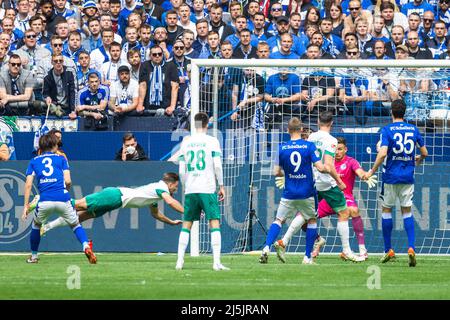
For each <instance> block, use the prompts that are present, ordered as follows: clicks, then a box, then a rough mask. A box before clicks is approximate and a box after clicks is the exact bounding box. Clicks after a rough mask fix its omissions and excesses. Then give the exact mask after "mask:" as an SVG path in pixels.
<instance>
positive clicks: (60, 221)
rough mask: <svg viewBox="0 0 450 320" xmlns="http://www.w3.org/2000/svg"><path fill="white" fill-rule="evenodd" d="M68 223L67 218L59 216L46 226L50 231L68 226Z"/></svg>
mask: <svg viewBox="0 0 450 320" xmlns="http://www.w3.org/2000/svg"><path fill="white" fill-rule="evenodd" d="M68 225H69V224H68V223H67V222H66V220H64V218H63V217H59V218H57V219H55V220H53V221H50V222H48V223H47V224H46V225H45V226H46V228H47V231H49V230H52V229H54V228H58V227H64V226H68Z"/></svg>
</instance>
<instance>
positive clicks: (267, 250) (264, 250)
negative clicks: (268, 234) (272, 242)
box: [262, 246, 270, 253]
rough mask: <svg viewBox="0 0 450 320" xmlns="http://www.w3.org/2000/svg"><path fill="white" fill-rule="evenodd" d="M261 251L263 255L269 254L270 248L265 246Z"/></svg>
mask: <svg viewBox="0 0 450 320" xmlns="http://www.w3.org/2000/svg"><path fill="white" fill-rule="evenodd" d="M262 251H263V253H269V252H270V247H269V246H265V247H264V248H263V250H262Z"/></svg>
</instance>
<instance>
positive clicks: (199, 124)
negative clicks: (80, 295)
mask: <svg viewBox="0 0 450 320" xmlns="http://www.w3.org/2000/svg"><path fill="white" fill-rule="evenodd" d="M194 122H195V128H196V129H200V128H206V127H207V126H208V122H209V118H208V115H207V114H206V113H204V112H199V113H197V114H196V115H195V117H194Z"/></svg>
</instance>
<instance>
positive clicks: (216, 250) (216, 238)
mask: <svg viewBox="0 0 450 320" xmlns="http://www.w3.org/2000/svg"><path fill="white" fill-rule="evenodd" d="M221 244H222V236H221V234H220V229H215V230H213V231H212V232H211V248H212V252H213V258H214V264H220V251H221Z"/></svg>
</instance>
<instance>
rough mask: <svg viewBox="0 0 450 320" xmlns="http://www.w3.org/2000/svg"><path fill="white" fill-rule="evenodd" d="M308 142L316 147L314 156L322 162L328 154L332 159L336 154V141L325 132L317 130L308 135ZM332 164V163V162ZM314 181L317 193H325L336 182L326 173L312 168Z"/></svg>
mask: <svg viewBox="0 0 450 320" xmlns="http://www.w3.org/2000/svg"><path fill="white" fill-rule="evenodd" d="M308 141H311V142H313V143H314V144H315V145H316V148H317V150H316V154H317V156H318V157H319V158H320V159H321V160H322V163H323V162H324V160H323V157H324V155H325V154H329V155H330V156H332V157H333V159H334V156H335V154H336V147H337V139H336V138H335V137H333V136H332V135H331V134H329V133H328V132H326V131H322V130H319V131H317V132H313V133H311V134H310V136H309V138H308ZM333 162H334V161H333ZM313 172H314V179H315V180H316V189H317V191H327V190H329V189H331V188H333V187H335V186H336V185H337V183H336V181H335V180H334V179H333V177H332V176H331V175H329V174H328V173H321V172H319V171H318V170H317V169H316V167H313Z"/></svg>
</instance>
